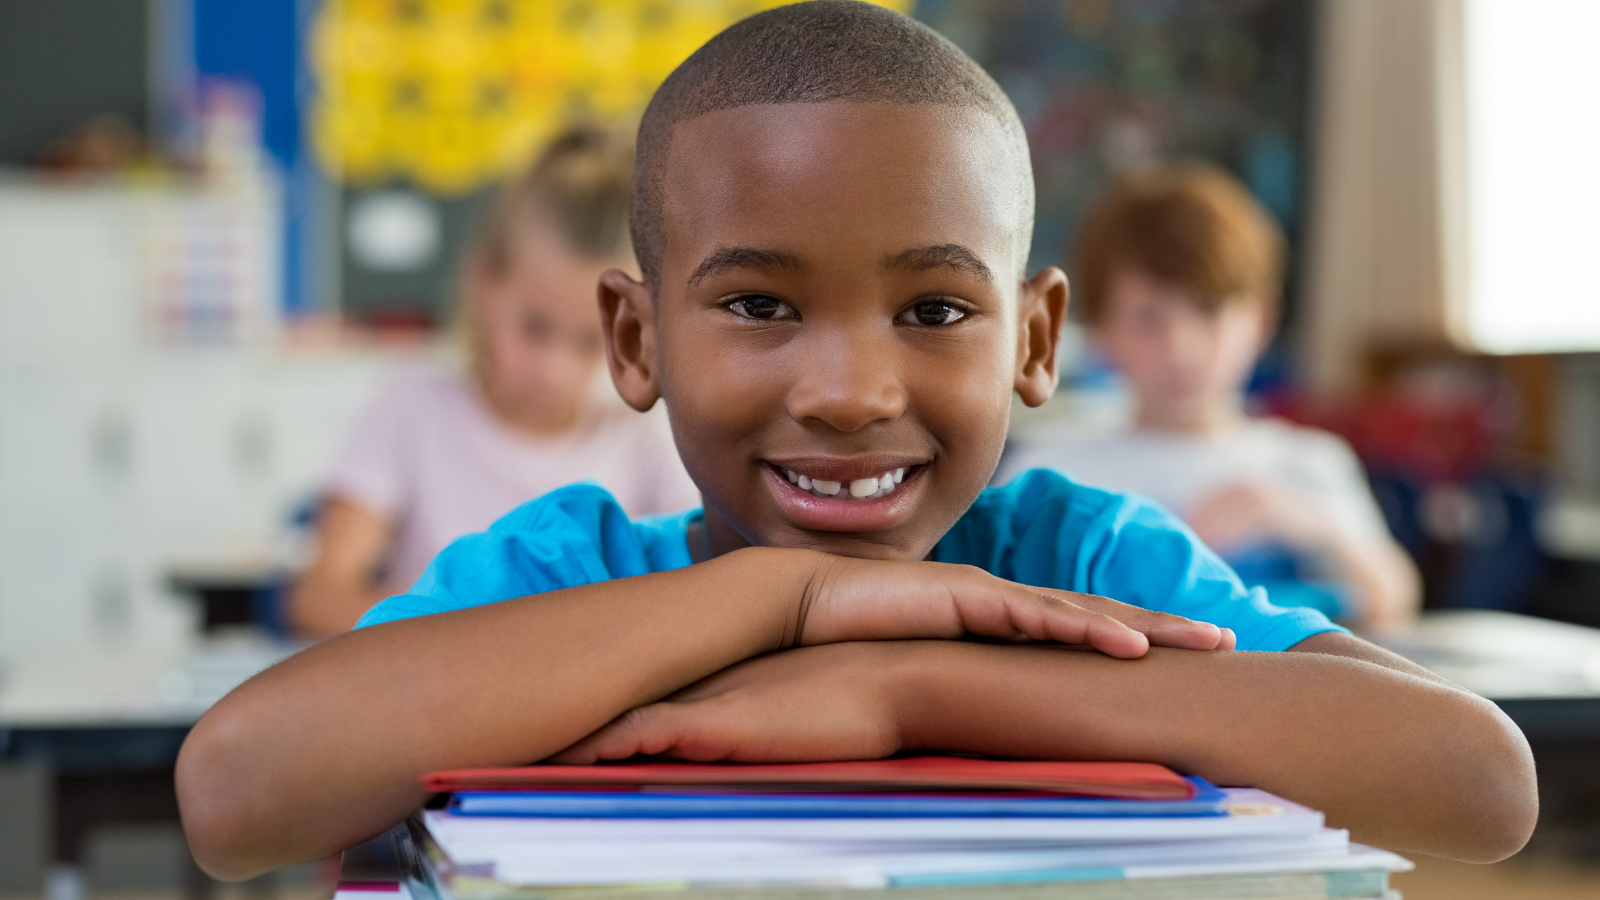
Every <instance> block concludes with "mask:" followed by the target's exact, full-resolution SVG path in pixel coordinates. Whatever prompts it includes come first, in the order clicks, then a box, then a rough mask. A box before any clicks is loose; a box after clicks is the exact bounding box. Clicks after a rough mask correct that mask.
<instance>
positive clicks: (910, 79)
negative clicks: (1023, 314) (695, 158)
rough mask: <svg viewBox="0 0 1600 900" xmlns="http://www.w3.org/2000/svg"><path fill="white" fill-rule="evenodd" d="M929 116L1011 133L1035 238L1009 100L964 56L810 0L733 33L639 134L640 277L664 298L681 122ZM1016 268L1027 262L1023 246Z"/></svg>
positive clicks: (847, 5) (916, 26)
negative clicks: (906, 109) (819, 112)
mask: <svg viewBox="0 0 1600 900" xmlns="http://www.w3.org/2000/svg"><path fill="white" fill-rule="evenodd" d="M835 100H843V101H850V102H861V103H874V102H876V103H896V104H908V105H910V104H923V103H926V104H936V105H942V106H955V107H967V108H974V109H979V110H982V111H983V112H985V113H987V114H989V115H990V116H992V117H994V119H995V120H996V121H997V122H999V123H1000V125H1001V127H1002V129H1003V130H1004V132H1005V133H1006V135H1007V137H1008V140H1007V142H1006V143H1007V147H1006V150H1007V156H1008V157H1010V158H1009V159H1007V160H1006V162H1007V164H1009V165H1011V166H1012V167H1013V168H1014V169H1015V170H1016V173H1017V177H1018V191H1019V194H1021V195H1022V196H1021V198H1020V199H1021V201H1022V209H1023V215H1024V220H1023V221H1022V222H1021V230H1020V232H1019V239H1020V240H1022V241H1024V242H1027V241H1030V240H1031V238H1032V233H1033V203H1034V198H1033V170H1032V166H1031V164H1030V163H1029V158H1028V143H1027V136H1026V134H1025V133H1024V131H1023V128H1022V120H1021V119H1020V118H1018V116H1017V111H1016V109H1015V108H1014V107H1012V105H1011V101H1010V100H1009V99H1007V98H1006V95H1005V92H1003V91H1001V90H1000V86H999V85H998V84H996V83H995V81H994V79H993V78H990V77H989V74H988V73H987V72H985V71H983V68H982V67H981V66H979V65H978V64H977V63H976V62H973V60H972V58H971V57H969V56H967V55H966V54H965V53H963V52H961V50H960V48H958V47H956V45H955V44H952V43H950V41H949V40H947V39H945V38H944V37H943V36H941V35H940V34H938V33H937V32H935V31H934V30H933V29H931V28H929V27H928V26H926V25H923V24H922V23H920V22H917V21H916V20H914V19H911V18H908V17H906V16H903V15H901V14H899V13H897V12H893V11H891V10H887V9H883V8H882V7H878V6H873V5H871V4H867V3H856V2H846V0H816V2H811V3H796V4H794V5H791V6H782V7H778V8H777V9H772V10H768V11H766V12H763V13H758V14H756V15H753V16H751V17H749V18H747V19H744V20H742V21H740V22H737V23H735V24H734V25H732V26H730V27H729V28H728V29H727V30H725V31H723V32H722V33H721V34H719V35H717V36H716V37H714V38H712V39H711V40H710V41H708V42H706V44H705V45H704V46H703V47H701V48H700V49H699V50H696V51H695V52H694V54H693V55H692V56H690V57H689V58H688V59H687V60H684V62H683V64H682V65H680V66H678V68H677V69H676V70H674V71H673V73H672V74H671V75H670V76H668V77H667V80H666V81H665V82H664V83H663V84H662V85H661V88H660V89H659V90H657V91H656V94H655V96H654V97H653V98H652V99H651V101H650V105H649V107H648V108H647V109H646V110H645V113H644V118H643V120H642V122H641V124H640V127H639V144H638V169H637V172H636V173H635V175H634V183H633V209H632V215H631V225H632V234H633V249H634V253H635V255H636V256H637V258H638V261H639V270H640V272H641V274H643V275H644V278H645V282H646V283H647V284H649V285H650V286H651V288H652V289H654V288H657V287H659V286H660V274H661V252H662V250H661V245H662V239H663V235H662V232H663V225H664V223H663V217H664V206H665V198H664V184H663V183H664V180H665V171H666V164H667V158H668V155H669V151H670V148H671V143H672V130H673V127H674V126H676V125H677V124H678V123H679V122H684V121H687V120H689V119H693V118H695V117H697V116H701V115H704V114H706V113H710V112H715V111H717V110H723V109H733V108H736V107H741V106H755V105H771V104H782V103H824V102H828V101H835ZM1022 249H1023V253H1022V256H1023V258H1024V260H1025V259H1026V257H1027V252H1026V250H1027V245H1026V243H1024V245H1023V248H1022Z"/></svg>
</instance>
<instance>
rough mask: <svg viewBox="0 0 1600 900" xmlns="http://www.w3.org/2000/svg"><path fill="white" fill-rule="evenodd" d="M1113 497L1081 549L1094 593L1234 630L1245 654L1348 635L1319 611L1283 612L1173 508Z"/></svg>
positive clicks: (1135, 498)
mask: <svg viewBox="0 0 1600 900" xmlns="http://www.w3.org/2000/svg"><path fill="white" fill-rule="evenodd" d="M1112 496H1113V497H1115V498H1116V499H1115V501H1113V502H1111V503H1108V504H1107V506H1106V509H1105V510H1104V511H1103V512H1102V513H1101V514H1100V515H1099V516H1097V517H1096V518H1095V520H1093V521H1091V523H1090V524H1089V527H1088V529H1087V531H1088V533H1087V534H1086V535H1085V540H1084V543H1083V547H1082V550H1081V559H1080V565H1081V567H1082V569H1083V579H1084V583H1085V584H1086V585H1087V590H1088V592H1089V593H1092V594H1099V595H1101V596H1105V597H1110V598H1112V599H1114V600H1120V601H1122V602H1123V603H1132V604H1134V605H1136V606H1142V607H1144V608H1146V609H1154V610H1159V611H1161V612H1166V613H1172V614H1173V615H1178V616H1184V617H1185V618H1190V619H1198V620H1200V621H1204V622H1211V623H1212V624H1215V625H1218V626H1221V627H1224V628H1231V629H1233V632H1234V634H1235V636H1236V637H1237V638H1238V649H1240V650H1287V649H1289V648H1290V647H1293V646H1294V645H1295V644H1298V643H1300V642H1301V641H1303V640H1305V639H1306V638H1308V637H1310V636H1312V635H1313V634H1319V633H1321V632H1325V631H1344V629H1342V628H1340V627H1339V626H1337V625H1335V624H1333V622H1331V621H1330V620H1329V619H1328V617H1327V616H1325V615H1323V614H1322V613H1321V612H1318V611H1317V610H1315V609H1311V608H1309V607H1303V606H1278V605H1277V604H1275V603H1273V602H1271V599H1270V598H1269V597H1268V595H1267V592H1266V590H1265V589H1264V588H1261V587H1253V588H1246V587H1245V586H1244V583H1243V582H1241V581H1240V580H1239V576H1238V575H1237V574H1235V573H1234V571H1233V569H1231V568H1230V567H1229V566H1228V564H1227V563H1225V562H1223V561H1222V560H1221V559H1220V558H1218V556H1217V555H1216V554H1215V553H1213V552H1212V551H1211V549H1210V548H1208V547H1206V545H1205V544H1204V543H1202V542H1201V541H1200V539H1199V538H1198V537H1196V536H1195V535H1194V533H1193V532H1191V531H1190V530H1189V528H1188V526H1186V525H1184V524H1183V523H1182V522H1180V521H1179V520H1178V519H1177V517H1175V516H1173V515H1172V514H1171V513H1169V512H1167V511H1166V510H1165V509H1163V508H1161V507H1159V506H1157V505H1156V504H1154V503H1152V502H1150V501H1149V500H1146V499H1144V498H1142V497H1138V496H1136V495H1127V494H1125V495H1112Z"/></svg>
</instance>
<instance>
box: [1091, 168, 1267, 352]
mask: <svg viewBox="0 0 1600 900" xmlns="http://www.w3.org/2000/svg"><path fill="white" fill-rule="evenodd" d="M1283 256H1284V239H1283V233H1282V231H1280V230H1279V229H1278V226H1277V224H1276V223H1275V222H1274V221H1273V220H1272V217H1271V215H1270V214H1269V213H1268V212H1267V211H1266V210H1265V209H1263V208H1262V207H1261V204H1259V203H1257V202H1256V200H1255V198H1254V197H1251V196H1250V192H1249V191H1248V190H1247V189H1246V188H1245V186H1244V185H1243V184H1240V183H1239V180H1238V179H1237V178H1234V177H1233V176H1232V175H1229V174H1227V173H1226V172H1223V171H1222V170H1220V169H1216V168H1213V167H1211V166H1208V165H1201V164H1198V163H1188V164H1183V165H1176V166H1168V167H1162V168H1156V169H1151V170H1147V171H1142V172H1139V173H1136V174H1133V175H1130V176H1126V177H1124V178H1122V179H1120V180H1119V181H1117V182H1116V183H1115V184H1113V185H1112V187H1111V188H1110V189H1109V190H1108V191H1106V193H1105V194H1104V195H1103V196H1102V197H1101V198H1100V200H1099V201H1097V202H1096V203H1095V205H1094V208H1093V209H1092V210H1090V212H1089V214H1088V216H1087V217H1086V218H1085V220H1084V223H1083V225H1082V227H1081V229H1080V230H1079V232H1078V239H1077V242H1076V252H1075V253H1074V254H1073V261H1074V263H1075V268H1076V269H1077V273H1076V274H1077V285H1076V288H1077V290H1076V291H1075V293H1076V295H1077V297H1076V299H1077V300H1078V302H1079V308H1080V309H1081V310H1082V311H1083V319H1084V321H1085V322H1087V323H1089V324H1090V325H1094V324H1097V323H1099V322H1100V321H1102V320H1103V319H1104V317H1105V314H1106V308H1107V304H1108V299H1109V298H1108V297H1107V294H1108V293H1109V292H1110V290H1111V282H1112V280H1113V279H1114V278H1115V277H1116V276H1117V273H1118V272H1119V271H1122V270H1125V269H1129V268H1132V269H1137V270H1138V271H1140V272H1143V273H1144V274H1146V275H1149V276H1151V277H1153V278H1157V279H1160V280H1162V281H1167V282H1170V283H1172V284H1175V285H1178V286H1179V287H1182V288H1184V289H1185V290H1187V291H1189V292H1190V293H1192V294H1193V295H1194V297H1195V299H1196V300H1198V301H1199V303H1200V305H1201V308H1203V309H1205V310H1207V311H1215V310H1217V309H1219V308H1221V307H1222V306H1224V305H1227V304H1231V303H1236V302H1240V301H1250V302H1257V303H1267V304H1273V303H1276V302H1277V296H1278V291H1279V290H1280V286H1281V280H1282V278H1283Z"/></svg>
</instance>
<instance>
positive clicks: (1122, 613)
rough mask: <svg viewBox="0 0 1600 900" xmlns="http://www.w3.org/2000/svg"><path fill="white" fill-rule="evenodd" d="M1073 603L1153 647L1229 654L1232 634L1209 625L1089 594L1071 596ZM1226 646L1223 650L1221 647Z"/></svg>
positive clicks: (1232, 639)
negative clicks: (1114, 622) (1124, 627)
mask: <svg viewBox="0 0 1600 900" xmlns="http://www.w3.org/2000/svg"><path fill="white" fill-rule="evenodd" d="M1072 599H1073V601H1074V602H1076V603H1079V604H1081V605H1082V606H1084V607H1085V608H1088V609H1092V610H1095V611H1096V612H1101V613H1104V614H1105V615H1107V616H1110V617H1111V618H1113V619H1116V620H1117V621H1119V622H1122V623H1124V624H1126V625H1127V626H1128V627H1130V628H1132V629H1134V630H1135V631H1138V632H1140V633H1142V634H1144V635H1145V636H1146V637H1147V638H1149V639H1150V643H1151V644H1152V645H1154V646H1157V647H1175V648H1177V649H1180V650H1231V649H1233V641H1234V638H1233V632H1231V631H1228V632H1227V638H1226V639H1224V636H1223V632H1224V631H1225V630H1226V629H1222V628H1218V627H1217V626H1215V625H1213V624H1211V623H1210V622H1201V621H1198V620H1196V619H1185V618H1184V617H1182V616H1174V615H1171V614H1169V613H1163V612H1156V611H1155V610H1149V609H1145V608H1143V607H1139V606H1133V605H1130V604H1127V603H1119V602H1117V601H1116V600H1112V599H1109V598H1107V597H1097V596H1094V595H1093V594H1076V595H1073V598H1072ZM1224 644H1226V646H1224Z"/></svg>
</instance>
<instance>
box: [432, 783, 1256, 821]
mask: <svg viewBox="0 0 1600 900" xmlns="http://www.w3.org/2000/svg"><path fill="white" fill-rule="evenodd" d="M1189 781H1190V782H1192V783H1193V784H1194V786H1195V790H1196V793H1195V796H1194V797H1193V798H1191V799H1188V800H1122V799H1114V798H1108V797H1064V796H1042V797H1041V796H1037V795H1032V796H1030V795H1020V796H1008V795H1006V794H1004V793H984V794H979V795H975V796H971V797H963V796H961V795H960V794H951V793H941V794H906V793H888V794H858V793H852V794H812V793H796V794H777V793H770V794H755V793H750V794H746V793H681V794H680V793H655V792H651V793H635V792H630V791H617V792H601V793H587V792H576V791H574V792H568V791H462V792H458V793H456V794H454V795H453V796H452V797H451V800H450V811H451V812H452V813H454V814H455V815H458V816H516V817H527V818H553V819H961V818H980V819H995V818H1128V817H1146V816H1160V817H1169V816H1222V815H1227V810H1226V809H1225V808H1224V801H1225V800H1226V797H1225V795H1224V794H1223V793H1222V791H1221V790H1220V789H1219V788H1217V786H1216V785H1213V784H1211V783H1210V782H1208V781H1206V780H1205V779H1203V778H1194V777H1191V778H1189Z"/></svg>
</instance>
